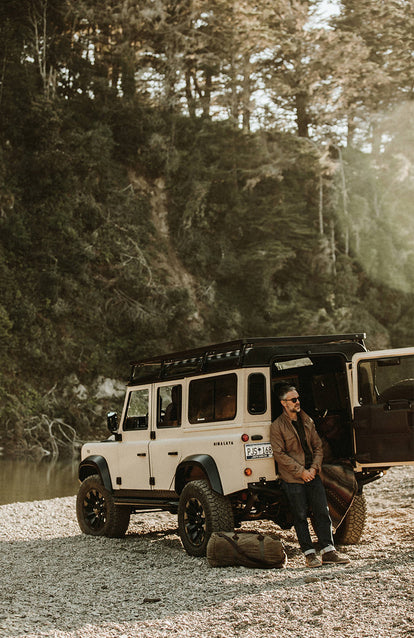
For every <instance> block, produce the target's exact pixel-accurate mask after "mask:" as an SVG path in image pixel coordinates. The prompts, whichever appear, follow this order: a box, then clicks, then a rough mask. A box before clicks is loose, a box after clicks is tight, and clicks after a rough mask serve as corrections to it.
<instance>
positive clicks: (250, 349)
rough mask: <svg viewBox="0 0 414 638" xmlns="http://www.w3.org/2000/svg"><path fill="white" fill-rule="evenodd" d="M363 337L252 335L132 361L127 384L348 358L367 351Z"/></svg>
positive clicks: (354, 335) (356, 334)
mask: <svg viewBox="0 0 414 638" xmlns="http://www.w3.org/2000/svg"><path fill="white" fill-rule="evenodd" d="M365 337H366V335H365V333H352V334H336V335H307V336H306V335H305V336H292V337H253V338H247V339H238V340H236V341H227V342H224V343H216V344H211V345H205V346H202V347H199V348H192V349H190V350H183V351H181V352H172V353H168V354H163V355H159V356H156V357H151V358H148V359H141V360H139V361H132V362H131V377H130V384H136V383H144V382H148V383H149V382H152V381H158V380H160V379H179V378H183V377H186V376H190V375H191V376H193V375H197V374H205V373H207V372H217V371H219V370H230V369H234V368H238V367H254V366H267V365H269V364H270V363H271V362H272V361H273V360H274V359H275V357H282V358H283V357H286V358H289V357H290V356H298V355H303V356H309V355H310V354H323V353H334V352H337V353H341V354H343V355H344V356H345V357H346V359H351V358H352V355H353V354H354V353H355V352H363V351H365V350H366V348H365V343H364V340H365Z"/></svg>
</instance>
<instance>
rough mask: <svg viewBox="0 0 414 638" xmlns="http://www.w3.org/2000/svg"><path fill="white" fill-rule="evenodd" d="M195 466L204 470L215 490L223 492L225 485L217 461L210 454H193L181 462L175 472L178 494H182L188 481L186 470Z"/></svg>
mask: <svg viewBox="0 0 414 638" xmlns="http://www.w3.org/2000/svg"><path fill="white" fill-rule="evenodd" d="M194 466H195V467H199V468H201V469H202V470H203V472H204V473H205V474H206V476H207V478H208V480H209V482H210V485H211V489H212V490H213V491H214V492H217V494H223V486H222V484H221V479H220V474H219V471H218V469H217V465H216V462H215V460H214V459H213V457H212V456H210V455H209V454H191V455H190V456H186V457H185V459H183V460H182V461H181V462H180V464H179V466H178V467H177V470H176V473H175V491H176V493H177V494H181V492H182V491H183V488H184V486H185V485H186V483H187V482H188V481H186V477H185V474H186V470H187V469H189V468H191V467H194Z"/></svg>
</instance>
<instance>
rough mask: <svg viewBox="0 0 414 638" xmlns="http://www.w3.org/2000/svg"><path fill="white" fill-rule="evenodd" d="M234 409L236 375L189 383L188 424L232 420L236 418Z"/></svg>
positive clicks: (235, 403) (235, 401) (225, 375)
mask: <svg viewBox="0 0 414 638" xmlns="http://www.w3.org/2000/svg"><path fill="white" fill-rule="evenodd" d="M236 407H237V375H236V374H234V373H232V374H224V375H220V376H217V377H209V378H208V379H195V380H194V381H191V383H190V387H189V396H188V419H189V421H190V423H208V422H211V421H228V420H232V419H234V418H235V416H236Z"/></svg>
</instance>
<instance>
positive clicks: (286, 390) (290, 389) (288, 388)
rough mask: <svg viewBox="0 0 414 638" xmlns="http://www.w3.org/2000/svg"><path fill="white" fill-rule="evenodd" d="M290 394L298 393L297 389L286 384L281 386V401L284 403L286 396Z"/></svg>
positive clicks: (279, 394) (279, 393)
mask: <svg viewBox="0 0 414 638" xmlns="http://www.w3.org/2000/svg"><path fill="white" fill-rule="evenodd" d="M289 392H297V389H296V388H295V386H294V385H289V384H288V383H285V384H284V385H282V386H280V388H279V391H278V396H279V401H284V399H285V396H286V395H287V394H288V393H289Z"/></svg>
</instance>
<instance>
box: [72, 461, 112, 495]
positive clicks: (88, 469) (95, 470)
mask: <svg viewBox="0 0 414 638" xmlns="http://www.w3.org/2000/svg"><path fill="white" fill-rule="evenodd" d="M92 474H99V476H100V477H101V479H102V483H103V484H104V487H105V488H106V489H107V490H108V491H109V492H112V481H111V475H110V473H109V468H108V463H107V462H106V459H105V458H104V457H103V456H100V455H99V454H91V456H87V457H86V458H85V459H83V461H81V462H80V464H79V472H78V476H79V480H80V481H84V480H85V479H86V478H88V476H91V475H92Z"/></svg>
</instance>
